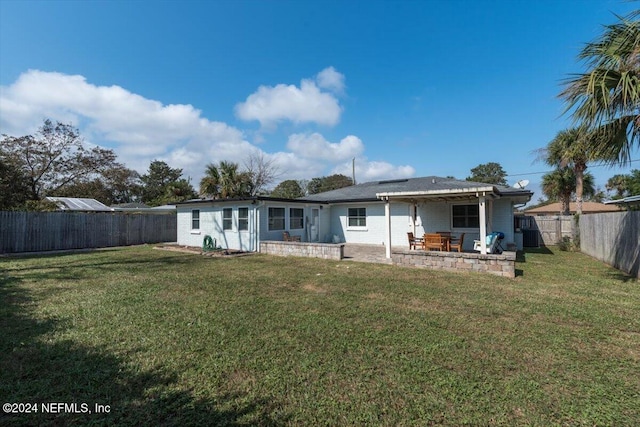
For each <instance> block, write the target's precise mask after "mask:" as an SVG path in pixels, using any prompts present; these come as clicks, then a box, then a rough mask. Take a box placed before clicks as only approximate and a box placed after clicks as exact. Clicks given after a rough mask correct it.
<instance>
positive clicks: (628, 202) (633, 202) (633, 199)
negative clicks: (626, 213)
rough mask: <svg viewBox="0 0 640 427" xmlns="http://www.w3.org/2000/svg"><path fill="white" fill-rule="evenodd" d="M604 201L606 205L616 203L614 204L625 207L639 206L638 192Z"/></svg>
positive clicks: (639, 196)
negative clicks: (635, 194)
mask: <svg viewBox="0 0 640 427" xmlns="http://www.w3.org/2000/svg"><path fill="white" fill-rule="evenodd" d="M604 203H605V204H607V205H616V206H621V207H625V208H627V209H629V208H631V209H633V208H638V207H640V194H639V195H637V196H629V197H625V198H624V199H618V200H609V201H608V202H604Z"/></svg>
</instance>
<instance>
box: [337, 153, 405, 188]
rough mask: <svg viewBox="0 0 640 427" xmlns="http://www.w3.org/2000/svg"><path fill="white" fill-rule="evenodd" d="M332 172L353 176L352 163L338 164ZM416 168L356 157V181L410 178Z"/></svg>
mask: <svg viewBox="0 0 640 427" xmlns="http://www.w3.org/2000/svg"><path fill="white" fill-rule="evenodd" d="M331 173H340V174H343V175H346V176H351V173H352V163H351V162H347V163H343V164H340V165H338V166H336V167H335V168H334V169H333V171H332V172H331ZM415 173H416V170H415V169H414V168H413V167H411V166H408V165H404V166H395V165H392V164H391V163H387V162H376V161H372V162H370V161H368V160H367V159H366V158H359V159H356V182H359V183H362V182H368V181H377V180H380V179H399V178H410V177H412V176H413V175H414V174H415Z"/></svg>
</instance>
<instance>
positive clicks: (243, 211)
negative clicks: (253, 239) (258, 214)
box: [238, 208, 249, 231]
mask: <svg viewBox="0 0 640 427" xmlns="http://www.w3.org/2000/svg"><path fill="white" fill-rule="evenodd" d="M247 230H249V208H238V231H247Z"/></svg>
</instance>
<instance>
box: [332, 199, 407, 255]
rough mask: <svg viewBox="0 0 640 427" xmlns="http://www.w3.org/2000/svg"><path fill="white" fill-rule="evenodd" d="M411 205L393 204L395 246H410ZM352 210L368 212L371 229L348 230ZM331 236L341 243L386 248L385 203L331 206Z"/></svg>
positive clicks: (355, 228)
mask: <svg viewBox="0 0 640 427" xmlns="http://www.w3.org/2000/svg"><path fill="white" fill-rule="evenodd" d="M409 206H410V205H408V204H407V203H391V246H406V245H408V240H407V232H408V231H411V229H410V221H409V219H410V217H409V212H410V211H409ZM349 208H366V209H367V226H366V227H363V228H360V227H348V225H347V217H348V212H349ZM331 234H332V235H335V236H338V238H339V239H340V241H341V242H347V243H363V244H372V245H384V243H385V240H386V237H385V235H386V225H385V215H384V202H375V203H372V202H369V203H345V204H336V205H333V206H331Z"/></svg>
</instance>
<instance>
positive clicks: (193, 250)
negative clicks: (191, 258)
mask: <svg viewBox="0 0 640 427" xmlns="http://www.w3.org/2000/svg"><path fill="white" fill-rule="evenodd" d="M154 249H160V250H164V251H174V252H184V253H190V254H197V255H204V256H208V257H220V258H234V257H239V256H247V255H253V254H254V252H245V251H239V250H237V249H216V250H213V251H203V250H202V248H199V247H197V246H182V245H157V246H155V248H154Z"/></svg>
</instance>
